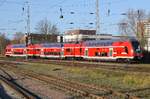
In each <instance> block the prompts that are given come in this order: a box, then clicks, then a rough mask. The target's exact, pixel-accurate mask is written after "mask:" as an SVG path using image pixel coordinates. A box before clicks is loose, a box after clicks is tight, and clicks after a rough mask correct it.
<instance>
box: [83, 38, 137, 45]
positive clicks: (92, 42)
mask: <svg viewBox="0 0 150 99" xmlns="http://www.w3.org/2000/svg"><path fill="white" fill-rule="evenodd" d="M117 41H118V42H124V41H137V40H136V39H134V38H131V39H130V38H129V39H110V40H90V41H85V42H83V44H84V45H85V46H111V45H112V44H113V43H114V42H117Z"/></svg>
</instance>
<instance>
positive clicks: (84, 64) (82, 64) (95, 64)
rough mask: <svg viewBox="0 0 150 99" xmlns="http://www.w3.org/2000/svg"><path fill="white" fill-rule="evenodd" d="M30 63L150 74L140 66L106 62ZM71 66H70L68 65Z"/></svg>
mask: <svg viewBox="0 0 150 99" xmlns="http://www.w3.org/2000/svg"><path fill="white" fill-rule="evenodd" d="M28 62H33V63H34V62H36V63H45V64H56V65H63V66H76V67H87V68H95V67H96V68H104V69H109V70H122V71H128V72H143V73H150V67H140V66H137V65H139V64H128V63H126V64H125V63H123V64H118V63H116V64H114V63H105V62H102V63H101V62H100V63H99V62H87V61H72V60H71V61H66V60H38V61H37V60H32V59H31V60H28ZM68 64H69V65H68Z"/></svg>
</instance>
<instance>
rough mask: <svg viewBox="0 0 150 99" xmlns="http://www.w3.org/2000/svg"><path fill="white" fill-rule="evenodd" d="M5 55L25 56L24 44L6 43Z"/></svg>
mask: <svg viewBox="0 0 150 99" xmlns="http://www.w3.org/2000/svg"><path fill="white" fill-rule="evenodd" d="M5 56H7V57H9V56H12V57H25V56H26V46H25V44H13V45H8V46H7V47H6V50H5Z"/></svg>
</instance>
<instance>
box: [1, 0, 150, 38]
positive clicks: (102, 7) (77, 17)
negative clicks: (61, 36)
mask: <svg viewBox="0 0 150 99" xmlns="http://www.w3.org/2000/svg"><path fill="white" fill-rule="evenodd" d="M27 1H28V2H29V5H30V28H31V32H36V30H35V28H36V25H37V23H38V22H39V21H40V20H43V19H47V20H49V21H50V22H51V23H52V24H54V25H56V26H57V27H58V29H59V31H60V32H61V33H64V32H65V31H67V30H70V29H95V28H96V25H95V23H96V15H95V12H96V0H0V19H1V21H0V33H5V35H6V36H7V37H9V38H12V37H13V36H14V34H15V32H23V33H25V32H26V26H27V25H26V19H27V13H26V11H27V4H26V2H27ZM149 4H150V0H99V15H100V33H103V34H104V33H107V34H113V35H119V31H118V25H117V24H118V23H119V22H120V20H122V19H123V18H124V17H125V16H123V15H121V13H125V12H127V10H128V9H135V10H138V9H143V10H145V11H146V12H147V13H148V12H150V6H149ZM22 8H24V11H23V9H22ZM60 8H61V9H62V15H63V16H64V18H63V19H60V15H61V12H60ZM108 9H109V10H110V15H108V13H107V12H108ZM71 12H73V13H74V14H71ZM90 13H94V14H90ZM70 23H73V24H70ZM90 23H93V24H90Z"/></svg>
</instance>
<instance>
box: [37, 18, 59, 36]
mask: <svg viewBox="0 0 150 99" xmlns="http://www.w3.org/2000/svg"><path fill="white" fill-rule="evenodd" d="M35 29H36V31H37V32H38V33H40V34H58V33H59V31H58V28H57V27H56V25H52V24H51V22H50V21H48V20H47V19H43V20H41V21H39V22H38V23H37V25H36V28H35Z"/></svg>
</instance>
